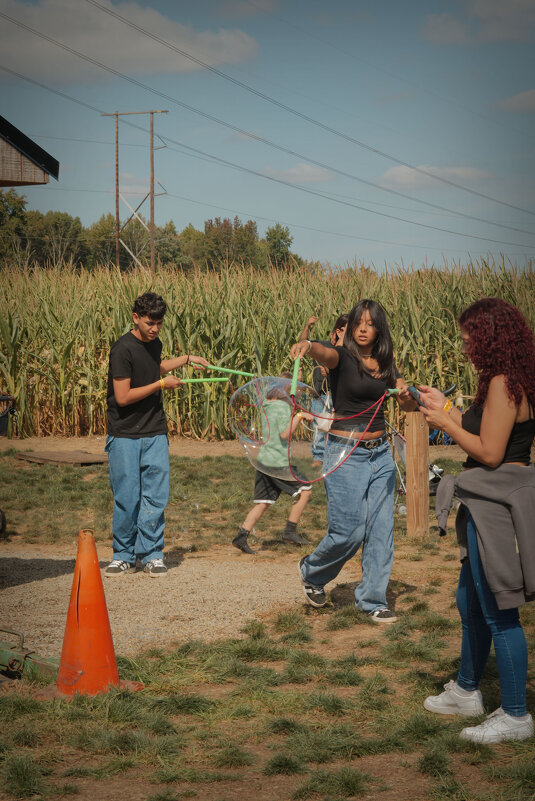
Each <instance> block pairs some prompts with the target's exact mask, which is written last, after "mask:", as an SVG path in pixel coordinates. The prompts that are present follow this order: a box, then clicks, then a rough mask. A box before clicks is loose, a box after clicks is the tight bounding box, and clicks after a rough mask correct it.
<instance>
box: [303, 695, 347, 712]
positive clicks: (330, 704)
mask: <svg viewBox="0 0 535 801" xmlns="http://www.w3.org/2000/svg"><path fill="white" fill-rule="evenodd" d="M304 706H305V709H315V710H318V711H319V712H323V713H324V714H325V715H345V713H346V712H347V710H348V709H350V708H351V706H352V704H351V703H350V702H349V701H347V700H346V699H344V698H340V696H338V695H335V694H334V693H330V692H316V693H311V694H310V695H309V696H308V698H307V700H306V701H305V704H304Z"/></svg>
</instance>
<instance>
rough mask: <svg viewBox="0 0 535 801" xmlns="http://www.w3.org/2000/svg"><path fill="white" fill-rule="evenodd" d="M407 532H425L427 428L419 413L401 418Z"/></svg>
mask: <svg viewBox="0 0 535 801" xmlns="http://www.w3.org/2000/svg"><path fill="white" fill-rule="evenodd" d="M405 436H406V439H407V454H406V459H407V472H406V483H407V534H411V535H412V534H416V535H418V536H425V535H426V534H428V533H429V428H428V425H427V422H426V419H425V417H424V416H423V414H422V413H421V412H410V413H409V414H407V415H406V418H405Z"/></svg>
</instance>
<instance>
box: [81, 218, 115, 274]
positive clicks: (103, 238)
mask: <svg viewBox="0 0 535 801" xmlns="http://www.w3.org/2000/svg"><path fill="white" fill-rule="evenodd" d="M85 234H86V242H87V248H88V261H87V266H88V267H95V266H96V265H97V264H98V265H102V266H103V267H108V266H110V265H111V264H115V217H114V215H113V214H103V215H102V216H101V217H100V219H99V220H97V222H95V223H93V224H92V225H90V226H89V228H86V231H85Z"/></svg>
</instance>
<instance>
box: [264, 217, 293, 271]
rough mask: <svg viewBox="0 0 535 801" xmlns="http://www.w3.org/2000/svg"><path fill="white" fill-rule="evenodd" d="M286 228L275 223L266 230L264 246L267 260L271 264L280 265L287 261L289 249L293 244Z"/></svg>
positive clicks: (289, 254)
mask: <svg viewBox="0 0 535 801" xmlns="http://www.w3.org/2000/svg"><path fill="white" fill-rule="evenodd" d="M293 241H294V240H293V236H292V235H291V234H290V229H289V228H288V226H284V225H281V224H280V223H276V224H275V225H272V226H270V227H269V228H268V229H267V230H266V244H267V249H268V256H269V260H270V261H271V262H272V264H275V265H281V264H285V263H287V262H288V261H289V259H290V257H291V255H292V254H291V253H290V248H291V246H292V242H293Z"/></svg>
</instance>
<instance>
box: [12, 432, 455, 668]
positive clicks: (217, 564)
mask: <svg viewBox="0 0 535 801" xmlns="http://www.w3.org/2000/svg"><path fill="white" fill-rule="evenodd" d="M103 445H104V438H103V437H87V438H60V437H47V438H32V439H25V440H11V441H8V440H5V439H3V440H0V449H5V448H6V447H8V448H9V447H11V448H15V449H17V450H23V451H35V452H51V451H56V452H59V453H65V452H68V451H80V450H81V451H85V452H89V453H102V450H103ZM170 449H171V454H173V455H180V456H184V457H188V458H197V457H201V456H223V455H236V456H239V455H243V450H242V448H241V446H240V444H239V443H238V442H236V441H227V442H199V441H195V440H190V439H180V438H176V439H173V440H171V443H170ZM442 450H447V454H448V456H450V458H455V456H453V455H452V453H451V450H452V449H451V448H448V449H442ZM433 451H434V453H433V454H432V455H431V457H430V458H431V459H434V458H438V457H439V452H438V449H437V448H434V449H433ZM244 458H245V456H244ZM76 546H77V542H76V535H75V534H73V540H72V542H70V543H66V544H53V545H51V544H44V543H35V544H31V543H22V542H18V541H17V540H16V539H14V540H7V541H4V540H1V541H0V557H1V558H0V625H2V623H3V627H5V628H10V629H13V630H16V631H22V632H24V633H25V634H26V636H27V637H28V638H29V642H28V645H29V647H31V648H33V649H35V650H36V651H37V652H38V653H40V654H42V655H43V656H58V655H59V654H60V652H61V645H62V640H63V633H64V626H65V616H66V610H67V604H68V599H69V597H70V590H71V584H72V575H73V570H74V562H75V557H76ZM283 550H284V551H285V552H282V551H281V550H278V549H276V548H275V549H274V548H269V547H268V548H266V549H261V550H259V552H258V553H257V554H256V555H255V556H249V555H245V554H242V553H241V552H240V551H238V550H236V549H235V548H233V547H232V546H231V545H230V543H228V544H222V545H214V546H212V547H211V548H210V550H208V551H201V552H188V551H187V550H185V549H184V548H181V547H180V542H178V543H176V544H173V543H169V545H168V546H167V547H166V562H167V564H168V567H169V573H168V575H167V576H166V577H165V578H163V579H154V578H151V577H150V576H148V575H147V574H145V573H143V572H142V571H140V570H138V572H136V573H135V574H128V575H126V576H120V577H118V578H105V579H104V587H105V594H106V602H107V606H108V612H109V616H110V623H111V627H112V632H113V638H114V643H115V648H116V650H117V652H118V653H120V654H123V655H125V656H133V655H134V654H136V653H137V652H139V651H140V650H141V649H142V648H145V647H150V646H154V645H161V644H162V643H171V642H174V641H181V642H183V641H185V640H188V639H204V640H212V639H217V638H221V637H232V636H235V635H236V634H237V633H238V632H239V631H240V629H241V628H242V626H243V625H245V623H247V621H249V620H251V619H252V618H261V617H263V616H266V615H270V614H275V613H277V612H278V611H280V610H282V609H288V608H291V607H295V605H296V604H302V602H303V595H302V588H301V585H300V582H299V580H298V576H297V564H296V563H297V560H298V558H299V557H300V556H302V555H303V554H304V553H306V552H307V550H306V548H303V549H300V548H298V547H296V548H295V552H294V551H291V552H288V549H287V547H285V548H284V549H283ZM97 553H98V557H99V561H100V564H101V567H104V566H105V565H106V564H107V562H108V561H109V559H110V558H111V542H110V543H107V542H104V543H100V542H99V543H97ZM450 564H451V563H450ZM408 566H410V575H409V573H408V572H407V567H408ZM359 575H360V564H359V560H358V559H357V560H351V562H349V563H348V564H347V565H346V566H345V567H344V569H343V570H342V572H341V574H340V576H339V578H338V579H337V586H344V585H345V584H348V583H349V584H350V583H351V582H352V583H353V584H355V583H356V581H357V580H358V578H359ZM402 576H403V581H402V584H403V586H404V587H406V588H407V589H406V592H411V591H412V590H413V589H414V587H417V586H419V585H421V584H422V582H423V583H424V584H427V583H428V580H429V575H428V571H427V568H425V569H423V568H422V563H420V562H408V563H404V566H403V569H402V571H400V574H399V576H397V575H396V566H394V572H393V574H392V579H393V581H394V582H395V580H396V579H398V581H399V580H401V578H402ZM392 586H393V587H394V586H395V584H393V585H392ZM400 586H401V584H400ZM391 600H392V602H395V598H392V599H391ZM149 609H150V610H151V612H150V614H147V611H148V610H149ZM223 609H224V613H223V614H222V610H223ZM214 620H217V626H214Z"/></svg>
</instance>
